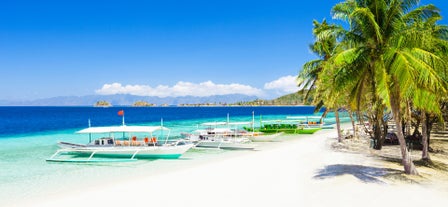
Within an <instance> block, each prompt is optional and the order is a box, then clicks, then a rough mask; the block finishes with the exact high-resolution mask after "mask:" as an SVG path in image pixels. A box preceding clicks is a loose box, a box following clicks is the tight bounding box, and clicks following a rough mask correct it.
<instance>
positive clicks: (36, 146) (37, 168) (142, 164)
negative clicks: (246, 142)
mask: <svg viewBox="0 0 448 207" xmlns="http://www.w3.org/2000/svg"><path fill="white" fill-rule="evenodd" d="M119 110H124V112H125V121H126V124H127V125H133V124H135V125H160V123H161V120H163V125H164V126H166V127H168V128H170V129H171V137H172V138H178V137H179V136H180V133H181V132H190V131H192V130H194V129H196V128H197V126H198V124H200V123H203V122H210V121H226V120H227V117H229V119H230V121H252V113H253V114H254V116H255V119H256V121H255V123H256V124H257V123H259V122H258V120H259V119H263V120H272V119H285V118H286V116H302V115H309V116H311V115H313V110H314V107H309V106H297V107H144V108H138V107H110V108H97V107H0V120H1V122H0V166H1V168H0V183H1V185H0V206H10V205H13V204H14V203H15V202H16V201H20V200H24V199H33V198H36V197H39V196H48V195H52V194H57V193H60V192H65V191H67V190H73V189H82V188H88V187H89V186H94V185H97V184H98V183H107V182H110V181H116V180H117V178H120V179H123V178H124V179H125V178H126V177H135V176H151V175H155V174H157V173H163V172H167V171H169V170H170V169H173V170H175V169H179V168H182V167H188V166H191V165H195V164H198V163H201V162H202V161H205V160H213V159H219V157H221V156H227V155H230V154H232V153H233V154H237V153H238V152H235V151H223V150H196V149H192V150H189V151H188V152H187V153H185V154H184V155H183V156H182V157H181V158H180V159H178V160H163V159H160V160H139V161H137V162H128V163H101V164H99V163H95V164H91V163H84V164H73V163H48V162H46V161H45V159H47V158H49V157H50V156H51V155H52V154H53V153H54V152H55V151H56V150H57V149H58V147H57V145H56V143H57V141H70V142H78V143H86V142H87V141H88V138H86V137H85V135H79V134H75V133H74V132H76V131H77V130H80V129H82V128H85V127H87V126H88V122H89V121H88V120H90V124H91V125H92V126H106V125H120V124H121V122H122V117H120V116H118V115H117V112H118V111H119ZM314 115H320V113H318V114H314ZM325 121H326V122H327V123H328V122H334V119H333V118H331V114H330V115H329V116H328V118H326V119H325Z"/></svg>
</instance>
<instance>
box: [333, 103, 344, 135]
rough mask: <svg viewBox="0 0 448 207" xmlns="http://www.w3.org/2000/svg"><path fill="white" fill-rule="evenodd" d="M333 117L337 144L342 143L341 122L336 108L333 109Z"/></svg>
mask: <svg viewBox="0 0 448 207" xmlns="http://www.w3.org/2000/svg"><path fill="white" fill-rule="evenodd" d="M334 116H335V118H336V129H337V130H338V142H342V134H341V122H340V120H339V112H338V109H337V108H335V109H334Z"/></svg>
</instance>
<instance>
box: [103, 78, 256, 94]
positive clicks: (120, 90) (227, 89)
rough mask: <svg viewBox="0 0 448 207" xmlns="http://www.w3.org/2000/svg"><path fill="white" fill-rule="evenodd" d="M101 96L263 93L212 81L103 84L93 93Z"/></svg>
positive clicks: (235, 84)
mask: <svg viewBox="0 0 448 207" xmlns="http://www.w3.org/2000/svg"><path fill="white" fill-rule="evenodd" d="M95 92H96V93H97V94H101V95H113V94H130V95H138V96H158V97H178V96H198V97H204V96H212V95H228V94H244V95H249V96H262V95H263V91H262V90H260V89H257V88H254V87H252V86H248V85H242V84H237V83H232V84H215V83H213V82H212V81H206V82H202V83H191V82H184V81H179V82H177V83H176V84H175V85H173V86H167V85H158V86H156V87H151V86H148V85H122V84H121V83H112V84H104V85H103V87H102V88H101V89H98V90H96V91H95Z"/></svg>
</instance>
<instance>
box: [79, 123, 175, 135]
mask: <svg viewBox="0 0 448 207" xmlns="http://www.w3.org/2000/svg"><path fill="white" fill-rule="evenodd" d="M158 130H166V131H168V130H169V129H168V128H166V127H162V126H126V125H123V126H111V127H89V128H86V129H83V130H80V131H77V132H76V133H78V134H95V133H114V132H149V133H152V132H154V131H158Z"/></svg>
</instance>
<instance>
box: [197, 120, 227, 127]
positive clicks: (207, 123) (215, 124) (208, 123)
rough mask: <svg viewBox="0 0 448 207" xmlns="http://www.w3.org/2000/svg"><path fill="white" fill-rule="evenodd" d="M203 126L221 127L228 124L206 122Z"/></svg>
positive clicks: (223, 122)
mask: <svg viewBox="0 0 448 207" xmlns="http://www.w3.org/2000/svg"><path fill="white" fill-rule="evenodd" d="M201 125H204V126H220V125H227V122H225V121H220V122H205V123H202V124H201Z"/></svg>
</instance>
